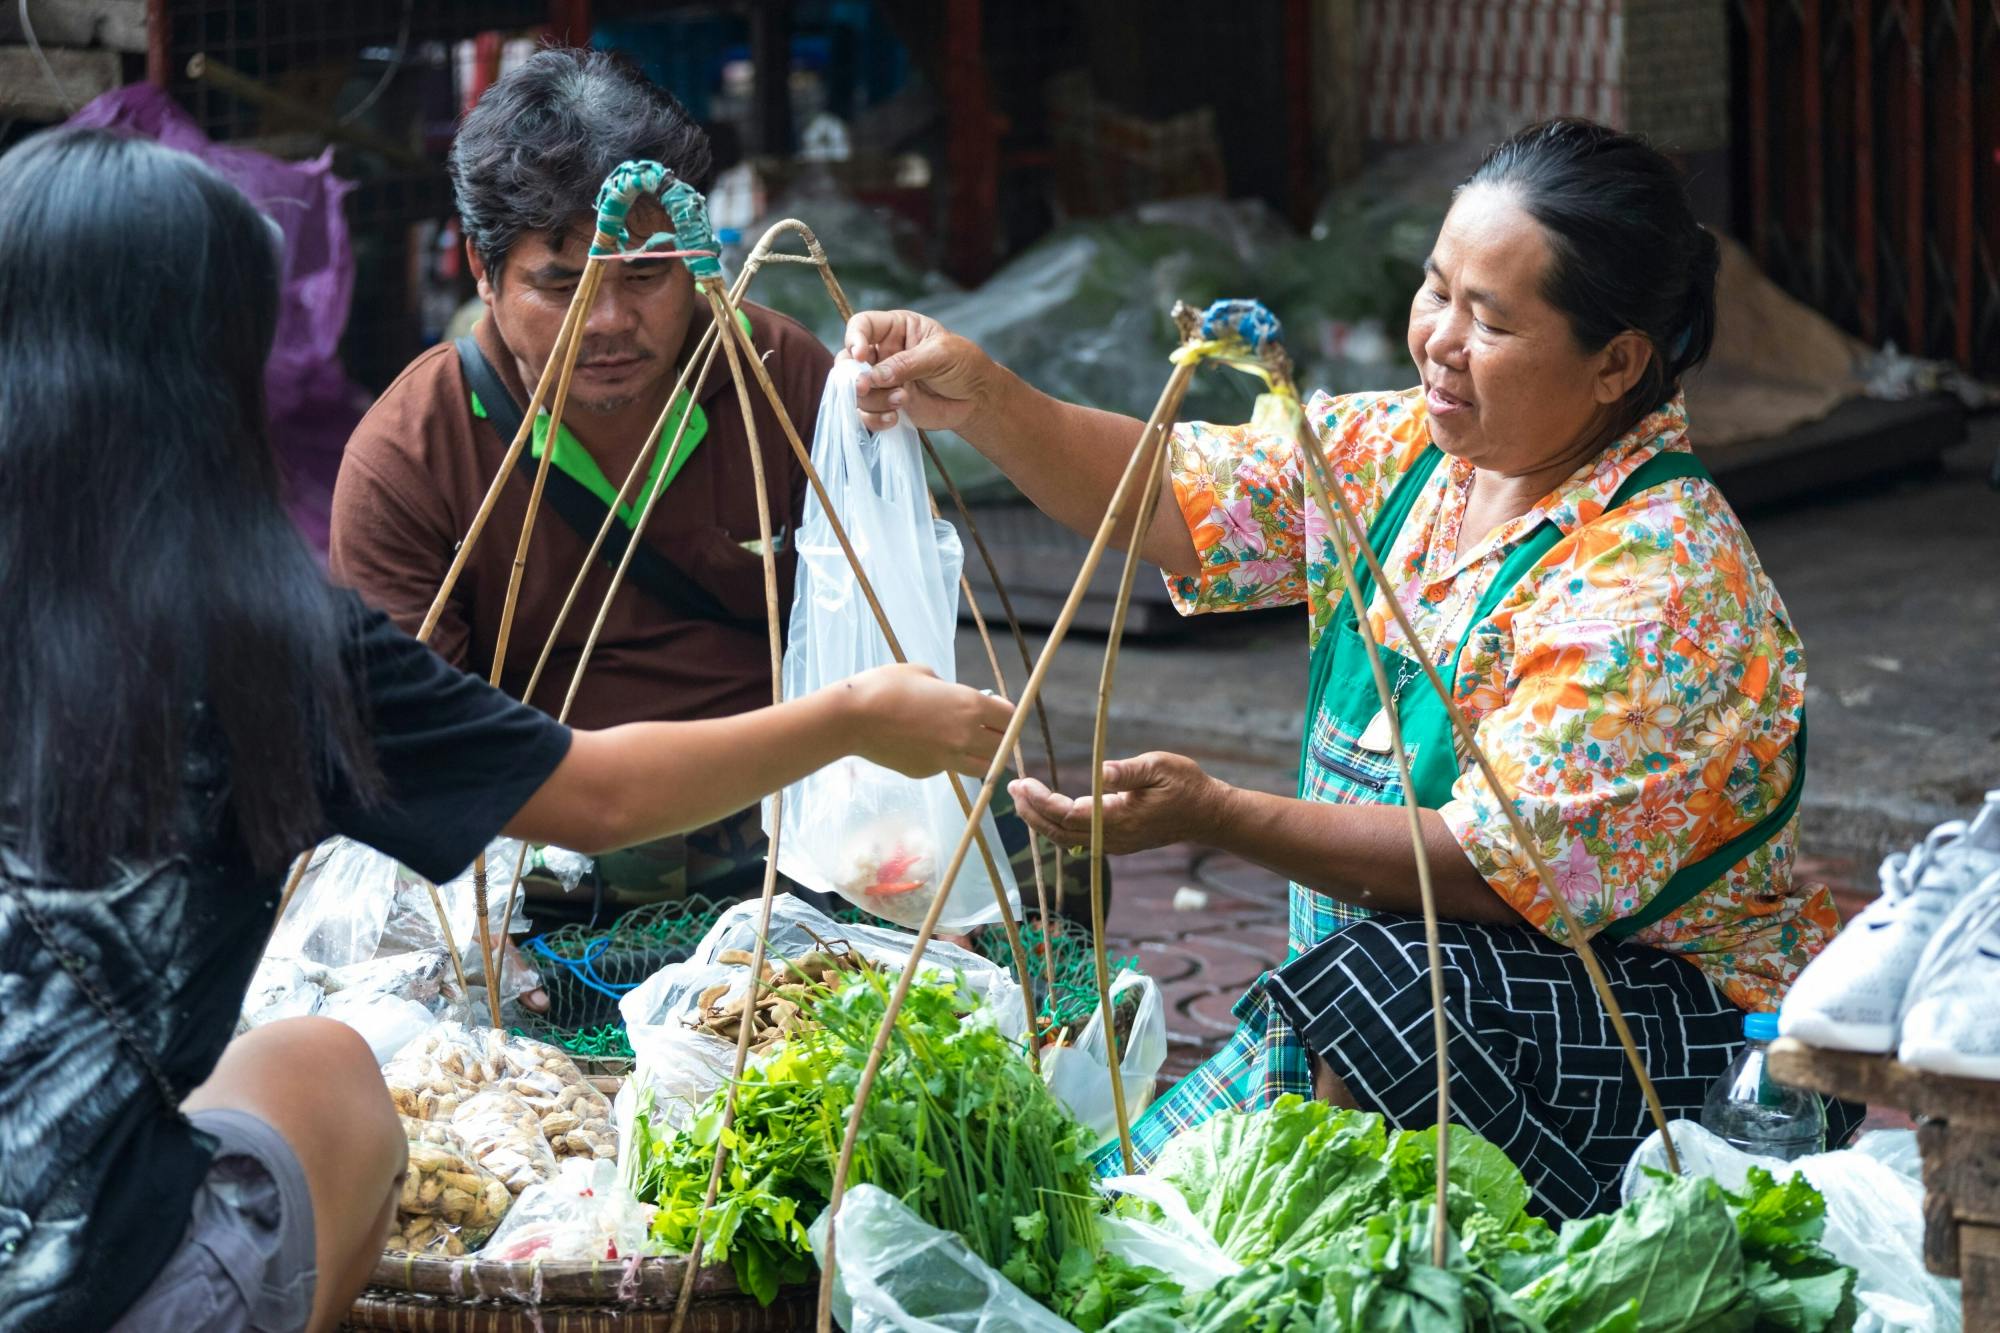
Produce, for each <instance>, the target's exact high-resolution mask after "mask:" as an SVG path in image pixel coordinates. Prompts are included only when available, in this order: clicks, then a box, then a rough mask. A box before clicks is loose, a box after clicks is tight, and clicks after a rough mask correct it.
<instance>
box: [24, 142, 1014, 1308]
mask: <svg viewBox="0 0 2000 1333" xmlns="http://www.w3.org/2000/svg"><path fill="white" fill-rule="evenodd" d="M276 242H277V237H276V234H275V229H274V228H273V227H272V225H271V224H270V223H269V221H268V220H267V219H266V218H264V217H263V216H262V215H261V214H259V213H258V212H257V210H256V209H255V208H254V207H253V206H252V205H251V204H250V202H249V201H248V200H247V199H245V198H244V197H243V196H242V195H241V194H239V193H238V192H237V191H236V190H235V189H234V188H232V187H231V186H230V185H229V184H227V183H226V182H225V181H223V180H222V179H221V178H220V177H219V176H217V175H216V174H215V173H213V172H212V171H210V170H209V169H208V168H206V167H204V166H202V165H201V164H200V163H198V162H197V161H195V160H194V159H193V158H191V157H188V156H186V155H185V154H182V153H177V152H174V151H172V150H170V149H166V148H162V147H160V146H158V145H155V144H151V143H148V142H144V141H140V140H134V139H126V138H121V137H118V136H116V135H112V134H109V133H105V132H102V131H90V130H86V131H77V130H63V131H56V132H53V133H50V134H47V135H44V136H41V137H39V138H37V139H35V140H32V141H30V142H29V143H27V144H25V145H23V146H22V147H20V148H17V149H16V150H14V151H13V152H11V153H9V154H8V155H7V156H6V157H5V158H4V159H0V625H4V626H5V630H6V634H7V638H8V643H7V648H6V651H5V652H4V653H0V717H4V718H5V722H4V725H0V1330H9V1331H11V1330H26V1329H36V1330H40V1329H73V1328H74V1329H82V1328H92V1329H95V1328H105V1327H119V1328H134V1329H136V1328H187V1329H193V1328H201V1329H249V1328H257V1329H291V1328H306V1327H310V1328H314V1329H323V1328H331V1327H333V1326H335V1325H336V1324H337V1322H338V1320H339V1318H340V1315H341V1313H342V1312H343V1311H344V1310H345V1309H346V1308H347V1306H348V1304H349V1303H350V1302H351V1301H352V1299H353V1297H354V1295H355V1294H356V1293H357V1292H358V1291H359V1290H360V1288H361V1286H362V1285H363V1282H364V1280H365V1278H366V1275H367V1273H368V1271H369V1268H370V1267H371V1266H372V1264H373V1262H374V1259H375V1257H376V1255H377V1254H379V1252H380V1249H381V1243H382V1238H383V1236H384V1234H385V1230H386V1227H387V1223H388V1221H389V1218H390V1214H391V1209H392V1206H393V1203H394V1200H395V1198H396V1194H397V1189H398V1179H399V1177H400V1175H401V1173H402V1171H403V1167H404V1147H403V1135H402V1133H401V1130H400V1128H399V1126H398V1124H397V1121H396V1116H395V1114H394V1111H393V1110H392V1108H391V1106H390V1103H389V1099H388V1095H387V1092H386V1090H385V1089H384V1088H383V1085H382V1082H381V1079H380V1077H379V1075H378V1074H377V1072H376V1069H375V1064H374V1061H373V1059H372V1058H371V1057H370V1055H369V1052H368V1048H367V1046H366V1045H365V1044H364V1043H363V1042H362V1041H361V1039H360V1038H359V1037H358V1036H357V1035H356V1034H354V1033H353V1032H352V1031H350V1030H349V1029H347V1028H345V1027H343V1026H341V1025H340V1024H338V1023H334V1022H330V1021H327V1020H322V1019H311V1018H307V1019H294V1020H289V1021H285V1022H280V1023H273V1024H270V1025H268V1026H265V1027H261V1028H258V1029H257V1030H255V1031H254V1032H251V1033H249V1034H247V1035H245V1036H243V1037H241V1038H238V1039H236V1040H235V1041H233V1042H232V1041H231V1040H230V1034H231V1033H232V1031H233V1030H234V1026H235V1022H236V1015H237V1012H238V1010H239V1009H240V1007H241V1005H242V1001H243V995H244V991H245V989H246V988H247V986H248V983H249V979H250V975H251V972H252V971H253V969H254V968H255V966H256V961H257V957H258V954H259V952H260V950H261V945H262V942H263V940H264V937H265V936H266V934H267V933H268V932H269V930H270V927H271V925H272V921H273V917H274V913H275V910H276V906H277V898H278V888H279V884H280V881H281V880H282V877H283V873H284V869H285V866H286V864H287V863H288V861H289V860H290V859H291V858H292V857H294V856H295V855H297V853H298V852H299V851H300V850H301V849H302V848H304V847H306V846H308V845H310V844H311V843H313V842H314V841H316V840H317V839H319V838H321V837H323V836H325V835H326V834H328V833H330V832H339V833H342V834H345V835H347V836H349V837H353V838H357V839H359V840H361V841H363V842H367V843H369V844H371V845H373V846H375V847H377V848H379V849H381V850H382V851H384V852H386V853H388V854H390V855H392V856H395V857H396V858H397V859H399V860H401V861H403V862H405V863H406V864H408V865H410V866H412V867H413V868H415V869H416V870H418V871H419V872H421V873H423V874H425V875H428V876H430V877H432V878H434V879H443V878H446V877H449V876H451V875H454V874H456V873H457V872H459V871H460V870H461V869H462V868H463V867H464V866H465V865H466V864H467V863H468V862H469V861H471V860H472V858H473V856H474V855H475V854H476V853H477V852H478V851H479V850H480V849H481V848H483V847H484V846H485V845H486V844H487V842H488V841H489V840H490V839H491V838H493V837H494V836H495V835H497V834H499V833H502V832H505V833H507V834H509V835H512V836H515V837H520V838H527V839H531V840H534V841H539V842H553V843H559V844H561V845H564V846H568V847H574V848H577V849H579V850H583V851H588V852H596V851H601V850H606V849H610V848H613V847H620V846H625V845H629V844H631V843H635V842H639V841H642V840H645V839H648V838H654V837H660V836H664V835H666V834H668V833H671V832H674V831H676V830H680V829H685V828H690V827H695V826H699V825H701V824H703V823H706V822H709V821H711V820H713V819H716V818H719V817H721V816H723V815H725V814H728V813H729V812H731V811H734V810H738V809H741V808H743V807H744V806H746V805H748V804H750V803H752V802H754V801H755V800H757V799H758V798H759V797H760V796H762V795H763V794H765V793H767V792H770V791H773V790H775V789H777V788H779V787H782V786H784V785H785V784H787V783H789V782H792V781H794V780H796V779H798V778H800V777H802V776H803V775H805V774H806V773H808V772H811V771H812V770H814V769H816V768H818V767H820V766H822V765H824V764H826V763H829V762H831V761H832V760H834V759H836V758H838V757H839V756H841V755H844V754H850V753H855V754H861V755H863V756H865V757H866V758H868V759H871V760H873V761H875V762H877V763H881V764H884V765H887V766H889V767H891V768H895V769H897V770H899V771H901V772H905V773H909V774H912V775H923V774H929V773H934V772H937V771H940V770H942V769H946V768H953V769H958V770H961V771H973V772H980V771H984V769H985V767H986V765H987V763H988V762H989V761H990V759H991V757H992V754H993V751H994V749H995V742H997V740H998V738H999V736H998V733H999V731H1000V729H1002V728H1003V727H1004V726H1005V725H1006V722H1007V718H1008V715H1009V709H1008V706H1007V705H1006V704H1004V703H1003V702H1001V701H999V700H996V699H992V698H988V697H984V696H981V695H979V694H978V693H976V692H974V691H972V690H969V689H965V688H962V687H959V686H953V685H946V684H944V683H942V682H940V681H938V680H936V679H935V678H934V677H932V676H930V675H929V674H928V673H926V672H924V671H922V670H921V669H916V668H894V669H890V670H885V671H880V672H871V673H867V674H865V675H862V676H858V677H855V678H854V679H852V680H850V681H848V682H846V683H845V684H844V685H843V686H842V687H840V688H837V689H833V690H828V691H823V692H821V693H819V694H815V695H812V696H809V697H807V698H804V699H799V700H794V701H790V702H788V703H786V704H784V705H782V706H779V707H774V708H767V709H763V710H760V711H758V712H755V713H751V714H746V715H743V716H739V717H732V718H726V719H719V720H715V721H705V722H689V723H645V724H636V725H631V726H623V727H615V728H611V729H608V730H605V731H599V732H584V731H575V732H572V731H570V730H569V729H567V728H565V727H562V726H560V725H558V724H557V723H555V722H553V721H552V720H550V719H549V718H548V717H546V716H544V715H543V714H541V713H538V712H535V711H534V710H532V709H529V708H526V707H524V706H522V705H520V704H518V703H515V702H513V701H512V700H509V699H507V698H506V697H505V696H503V695H501V694H499V693H498V692H497V691H494V690H491V689H489V688H487V687H486V686H485V685H484V684H482V683H480V682H478V681H476V680H473V679H471V678H469V677H466V676H463V675H461V674H459V673H458V672H456V671H454V670H452V669H451V668H449V667H447V666H445V665H444V664H443V663H442V662H441V661H440V660H439V659H437V658H436V657H435V656H434V655H432V654H431V653H430V652H429V651H428V650H427V649H425V648H424V647H422V646H421V645H419V644H418V643H416V642H415V641H414V640H412V639H410V638H408V637H407V636H405V635H403V634H401V633H400V632H398V631H397V630H395V629H394V628H393V627H392V626H390V625H389V624H388V622H387V621H386V620H385V619H383V618H382V617H381V616H379V615H377V614H374V613H372V612H369V611H367V610H365V609H364V608H363V607H362V606H361V605H360V603H359V602H358V601H357V600H356V599H355V598H353V597H352V595H351V594H346V593H342V592H338V591H336V590H334V589H333V588H331V587H330V586H329V585H328V584H327V583H326V582H325V580H324V578H323V577H322V575H321V573H320V571H319V569H318V567H317V566H316V565H315V563H314V561H313V559H312V557H311V555H310V554H309V552H308V551H307V550H306V548H305V546H304V544H303V543H302V542H301V541H300V539H299V538H298V536H297V535H296V534H295V533H294V532H293V531H292V529H291V527H290V525H289V523H288V521H287V519H286V517H285V515H284V512H283V510H282V509H281V508H280V505H279V487H280V481H279V474H278V468H277V463H276V460H275V458H274V456H273V454H272V451H271V447H270V442H269V440H268V439H267V438H266V432H265V425H264V397H263V373H264V362H265V358H266V356H267V355H268V353H269V351H270V348H271V340H272V334H273V330H274V327H275V324H276V320H277V312H278V290H279V289H278V249H277V244H276Z"/></svg>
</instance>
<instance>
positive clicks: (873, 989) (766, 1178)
mask: <svg viewBox="0 0 2000 1333" xmlns="http://www.w3.org/2000/svg"><path fill="white" fill-rule="evenodd" d="M888 993H889V992H888V985H887V983H886V981H885V980H884V979H883V978H882V977H881V976H880V975H877V974H872V973H870V974H864V975H861V976H858V977H856V978H854V979H852V980H850V981H847V982H846V983H845V984H844V985H842V987H841V988H840V989H839V990H822V991H820V992H819V993H818V995H817V997H816V998H815V999H814V1000H813V1002H812V1016H813V1018H814V1019H815V1020H816V1023H815V1025H813V1026H810V1027H806V1028H803V1029H801V1030H800V1031H798V1032H796V1033H794V1034H793V1035H792V1036H791V1037H790V1038H789V1039H788V1040H787V1041H786V1042H785V1044H784V1046H783V1047H782V1048H780V1050H779V1051H778V1053H777V1054H776V1056H775V1058H773V1059H772V1060H771V1061H770V1062H769V1063H768V1064H766V1065H765V1066H764V1067H763V1068H761V1069H756V1070H751V1071H748V1072H746V1074H745V1076H744V1080H743V1082H742V1084H741V1085H740V1087H739V1090H738V1094H737V1107H736V1123H735V1125H734V1126H733V1127H732V1129H731V1131H730V1134H729V1146H730V1157H729V1165H728V1170H727V1174H726V1176H725V1178H724V1181H723V1189H722V1192H721V1195H720V1197H719V1199H718V1202H717V1206H716V1207H715V1209H713V1210H712V1211H711V1212H710V1214H709V1216H708V1218H707V1219H706V1222H705V1223H703V1222H702V1221H701V1219H700V1212H701V1202H702V1196H703V1193H704V1191H705V1190H706V1188H707V1184H708V1175H709V1168H710V1164H711V1161H712V1158H713V1154H714V1150H715V1144H716V1141H717V1139H718V1138H719V1137H720V1136H721V1134H722V1116H723V1106H724V1099H725V1096H726V1092H718V1093H716V1094H715V1095H714V1096H713V1097H712V1098H710V1100H709V1101H708V1102H707V1103H706V1104H705V1105H704V1106H703V1107H702V1108H701V1110H700V1112H699V1114H698V1115H697V1116H696V1117H695V1119H694V1121H693V1122H692V1123H691V1124H690V1125H689V1127H688V1128H687V1129H686V1130H685V1131H684V1132H680V1133H673V1134H662V1133H660V1132H658V1131H657V1130H656V1129H655V1127H654V1124H653V1119H652V1117H651V1116H650V1115H649V1113H648V1112H649V1110H650V1108H642V1109H641V1111H640V1113H639V1115H638V1117H637V1118H636V1120H635V1122H634V1129H633V1143H632V1162H631V1165H630V1170H631V1175H630V1177H629V1179H630V1180H631V1182H632V1185H633V1189H634V1192H635V1193H636V1194H637V1195H638V1197H639V1198H640V1199H641V1200H643V1201H645V1202H649V1203H654V1204H657V1205H658V1206H659V1212H658V1214H657V1215H656V1217H655V1220H654V1230H653V1235H654V1239H655V1240H656V1241H657V1242H658V1243H660V1244H661V1245H663V1246H664V1247H665V1248H667V1249H668V1250H671V1251H675V1252H680V1253H685V1252H686V1251H687V1250H688V1249H689V1248H690V1247H691V1246H692V1244H693V1241H694V1237H695V1233H696V1228H697V1226H700V1227H701V1230H702V1234H703V1245H704V1248H705V1249H706V1250H707V1252H708V1253H709V1254H710V1255H712V1256H714V1257H715V1258H716V1259H718V1260H727V1261H728V1263H729V1264H730V1266H731V1268H732V1269H733V1270H734V1272H735V1274H736V1278H737V1282H738V1284H739V1285H740V1286H742V1287H743V1289H744V1290H746V1291H748V1292H750V1293H752V1294H753V1295H755V1296H757V1297H758V1299H760V1300H762V1301H765V1302H768V1301H770V1300H771V1299H772V1298H773V1297H774V1296H775V1295H776V1293H777V1289H778V1288H779V1287H780V1286H782V1285H785V1284H788V1283H793V1282H802V1281H805V1280H807V1279H808V1278H810V1277H811V1276H812V1274H813V1271H814V1269H813V1260H812V1255H811V1250H810V1247H809V1245H808V1242H807V1238H806V1227H807V1225H809V1224H810V1223H811V1221H812V1220H813V1219H814V1218H815V1217H817V1216H818V1215H819V1213H820V1211H821V1210H822V1209H824V1208H825V1206H826V1204H827V1202H828V1198H829V1196H830V1194H831V1190H832V1184H833V1162H834V1159H835V1156H836V1155H837V1153H838V1150H839V1145H840V1140H841V1136H842V1133H843V1132H844V1130H845V1129H846V1125H847V1117H848V1113H849V1110H850V1109H851V1107H852V1106H853V1090H854V1087H855V1085H856V1084H857V1083H858V1081H859V1079H860V1076H861V1070H862V1067H863V1065H864V1064H865V1063H866V1062H867V1058H868V1052H869V1048H870V1047H871V1046H872V1044H873V1042H874V1039H875V1034H876V1031H877V1030H878V1028H879V1027H880V1025H881V1020H882V1015H883V1013H884V1012H885V1010H886V1008H887V1002H888ZM1092 1146H1093V1144H1092V1143H1091V1142H1090V1141H1089V1138H1088V1136H1087V1135H1086V1134H1085V1133H1084V1131H1083V1130H1082V1129H1081V1128H1080V1127H1079V1126H1078V1125H1077V1124H1076V1122H1075V1121H1074V1120H1072V1119H1071V1118H1070V1116H1069V1114H1068V1112H1066V1111H1065V1110H1064V1109H1063V1108H1062V1106H1061V1104H1060V1103H1058V1102H1057V1101H1056V1100H1055V1099H1054V1098H1053V1097H1051V1096H1050V1095H1049V1093H1048V1090H1047V1089H1046V1088H1045V1087H1044V1086H1043V1085H1042V1081H1041V1079H1040V1078H1039V1077H1038V1076H1037V1075H1036V1073H1035V1072H1034V1070H1033V1068H1032V1067H1031V1066H1030V1065H1029V1064H1028V1062H1027V1060H1026V1059H1025V1057H1024V1056H1023V1053H1022V1050H1021V1047H1020V1045H1019V1044H1018V1043H1017V1042H1016V1041H1014V1040H1012V1039H1010V1038H1008V1037H1006V1036H1004V1035H1002V1034H1001V1033H1000V1032H999V1031H997V1030H996V1029H995V1028H994V1027H993V1026H992V1024H991V1023H990V1022H989V1021H987V1018H986V1015H985V1013H984V1012H983V1011H981V1010H979V1009H978V1007H977V1005H976V1002H975V1001H974V1000H973V999H972V998H971V997H970V996H969V995H968V994H967V993H965V992H963V991H961V990H959V989H957V988H955V987H952V986H948V985H929V984H922V985H917V986H915V987H913V988H912V989H911V991H910V994H909V998H908V1000H907V1001H906V1002H905V1004H904V1006H903V1009H902V1012H901V1013H900V1014H899V1015H898V1017H897V1021H896V1027H895V1034H894V1037H893V1039H892V1042H891V1045H890V1048H889V1053H888V1056H887V1058H886V1059H885V1060H884V1061H883V1064H882V1068H881V1071H880V1072H879V1074H878V1075H877V1078H876V1082H875V1087H874V1090H873V1093H872V1095H871V1096H870V1097H869V1100H868V1108H867V1111H866V1113H865V1116H864V1118H863V1121H862V1133H861V1136H860V1139H859V1143H858V1145H857V1150H856V1153H855V1157H854V1162H853V1168H852V1171H851V1172H850V1175H849V1180H850V1182H852V1183H856V1184H860V1183H868V1184H873V1185H878V1186H880V1187H882V1188H883V1189H885V1190H887V1191H889V1192H890V1193H892V1194H894V1195H896V1197H898V1198H900V1199H901V1200H903V1202H905V1203H907V1204H908V1205H910V1207H911V1208H913V1209H914V1210H915V1211H916V1212H917V1213H918V1215H919V1216H921V1217H922V1218H923V1219H924V1220H925V1221H927V1222H929V1223H931V1224H932V1225H934V1226H937V1227H941V1228H943V1229H945V1230H949V1231H953V1232H956V1233H958V1234H959V1235H960V1236H962V1237H963V1238H964V1239H965V1240H966V1242H967V1243H968V1244H969V1245H970V1246H971V1247H972V1249H973V1250H974V1251H975V1252H976V1253H977V1254H978V1255H979V1256H980V1257H981V1258H982V1259H984V1260H985V1261H986V1262H988V1263H989V1264H992V1265H993V1266H994V1267H996V1268H998V1269H1000V1270H1001V1271H1002V1272H1004V1273H1005V1274H1006V1276H1007V1277H1008V1278H1009V1280H1011V1281H1012V1282H1014V1283H1015V1285H1017V1286H1019V1287H1020V1288H1022V1290H1024V1291H1027V1292H1028V1293H1029V1294H1031V1295H1033V1296H1036V1297H1038V1298H1042V1297H1047V1296H1051V1295H1053V1293H1054V1292H1055V1290H1056V1288H1057V1287H1058V1285H1059V1284H1060V1282H1061V1278H1062V1269H1063V1263H1064V1260H1065V1258H1066V1256H1071V1255H1076V1254H1082V1255H1084V1256H1089V1255H1090V1254H1092V1253H1093V1252H1094V1250H1095V1234H1096V1215H1097V1212H1098V1209H1099V1206H1100V1205H1099V1203H1098V1199H1097V1195H1096V1191H1095V1190H1094V1189H1093V1188H1092V1184H1091V1179H1092V1177H1091V1170H1090V1164H1089V1150H1090V1148H1091V1147H1092ZM1070 1262H1071V1263H1072V1265H1073V1264H1074V1263H1075V1262H1076V1261H1075V1260H1074V1259H1071V1260H1070Z"/></svg>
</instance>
